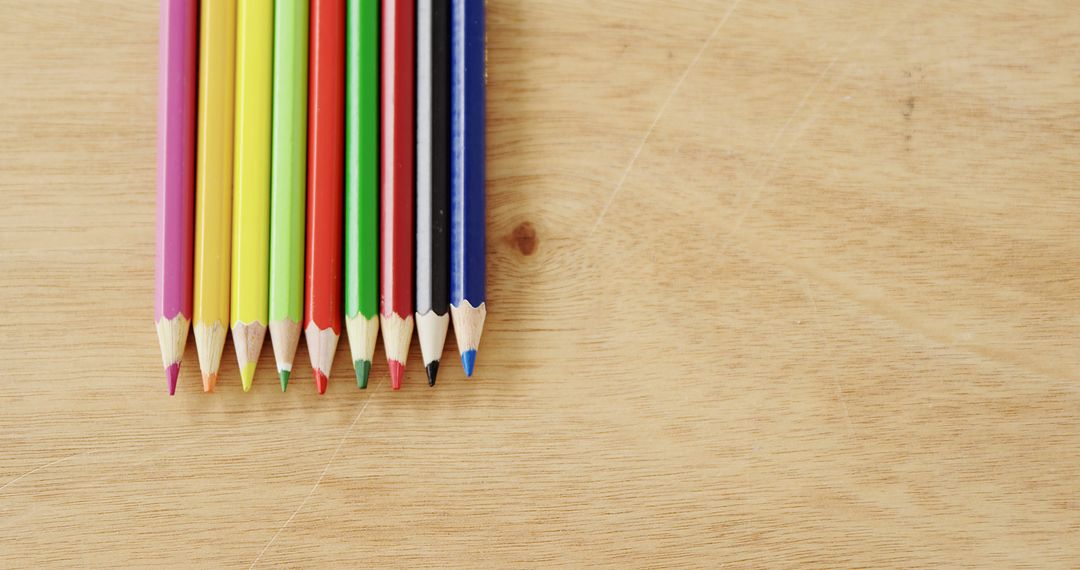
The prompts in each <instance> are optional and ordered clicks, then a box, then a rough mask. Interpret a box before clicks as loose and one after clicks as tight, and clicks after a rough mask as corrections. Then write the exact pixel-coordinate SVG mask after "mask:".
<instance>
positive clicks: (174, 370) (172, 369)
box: [165, 362, 180, 396]
mask: <svg viewBox="0 0 1080 570" xmlns="http://www.w3.org/2000/svg"><path fill="white" fill-rule="evenodd" d="M165 377H166V378H168V380H169V395H170V396H175V395H176V379H177V378H179V377H180V363H179V362H175V363H173V364H170V365H169V367H168V368H166V369H165Z"/></svg>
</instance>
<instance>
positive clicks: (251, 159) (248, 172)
mask: <svg viewBox="0 0 1080 570" xmlns="http://www.w3.org/2000/svg"><path fill="white" fill-rule="evenodd" d="M273 46H274V10H273V5H272V4H270V3H269V2H267V1H266V0H239V3H238V4H237V9H236V112H235V115H236V129H235V136H236V140H235V141H234V143H235V146H234V155H233V160H234V163H233V242H232V245H233V249H232V302H231V303H230V305H231V309H232V315H231V322H232V335H233V346H234V347H235V348H236V362H237V364H238V365H239V368H240V380H241V383H242V385H243V388H244V391H245V392H247V391H248V390H251V381H252V379H253V378H254V377H255V367H256V365H257V364H258V362H259V354H260V353H261V352H262V346H263V340H264V339H265V337H266V324H267V317H268V313H267V307H268V306H267V295H268V294H269V292H268V289H269V286H270V282H269V275H270V274H269V271H270V102H271V73H272V72H273V59H272V54H273Z"/></svg>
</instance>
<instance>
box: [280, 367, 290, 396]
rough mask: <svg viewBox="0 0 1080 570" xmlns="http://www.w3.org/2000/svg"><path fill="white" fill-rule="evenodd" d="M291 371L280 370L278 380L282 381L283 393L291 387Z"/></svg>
mask: <svg viewBox="0 0 1080 570" xmlns="http://www.w3.org/2000/svg"><path fill="white" fill-rule="evenodd" d="M289 373H290V372H289V371H288V370H278V379H279V380H281V391H282V392H284V391H285V388H288V387H289Z"/></svg>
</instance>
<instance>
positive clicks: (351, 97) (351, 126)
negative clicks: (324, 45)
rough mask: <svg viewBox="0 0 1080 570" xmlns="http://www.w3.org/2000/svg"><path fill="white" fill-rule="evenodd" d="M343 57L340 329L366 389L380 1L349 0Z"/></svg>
mask: <svg viewBox="0 0 1080 570" xmlns="http://www.w3.org/2000/svg"><path fill="white" fill-rule="evenodd" d="M346 36H347V37H346V42H347V47H346V56H345V76H346V80H345V327H346V328H347V329H348V331H349V348H350V351H351V352H352V360H353V370H354V371H355V372H356V385H357V386H358V387H359V388H367V383H368V375H369V374H370V373H371V360H372V357H373V356H374V354H375V340H376V338H377V337H378V335H379V277H378V276H379V4H378V2H376V1H375V0H349V2H348V15H347V16H346Z"/></svg>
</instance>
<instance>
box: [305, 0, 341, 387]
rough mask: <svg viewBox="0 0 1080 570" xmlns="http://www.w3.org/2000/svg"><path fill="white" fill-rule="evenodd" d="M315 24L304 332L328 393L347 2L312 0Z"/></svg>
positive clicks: (336, 292)
mask: <svg viewBox="0 0 1080 570" xmlns="http://www.w3.org/2000/svg"><path fill="white" fill-rule="evenodd" d="M310 25H311V28H310V31H311V43H310V56H309V57H310V62H309V72H308V73H309V77H310V80H309V83H308V88H309V93H308V125H309V129H310V130H309V132H308V202H307V256H306V257H307V273H306V274H307V280H306V283H305V292H306V295H305V297H304V333H305V336H306V338H307V346H308V355H309V356H310V357H311V367H312V369H314V374H315V385H316V387H317V388H318V390H319V393H320V394H323V393H325V392H326V384H327V381H328V379H329V377H330V367H331V366H332V365H333V363H334V352H335V351H336V349H337V344H338V339H339V338H340V336H341V224H342V221H343V216H344V214H343V212H342V209H341V208H342V199H343V195H342V177H343V176H344V173H345V167H344V144H345V142H344V140H345V139H344V137H345V134H344V131H345V98H344V93H345V0H312V2H311V24H310Z"/></svg>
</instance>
